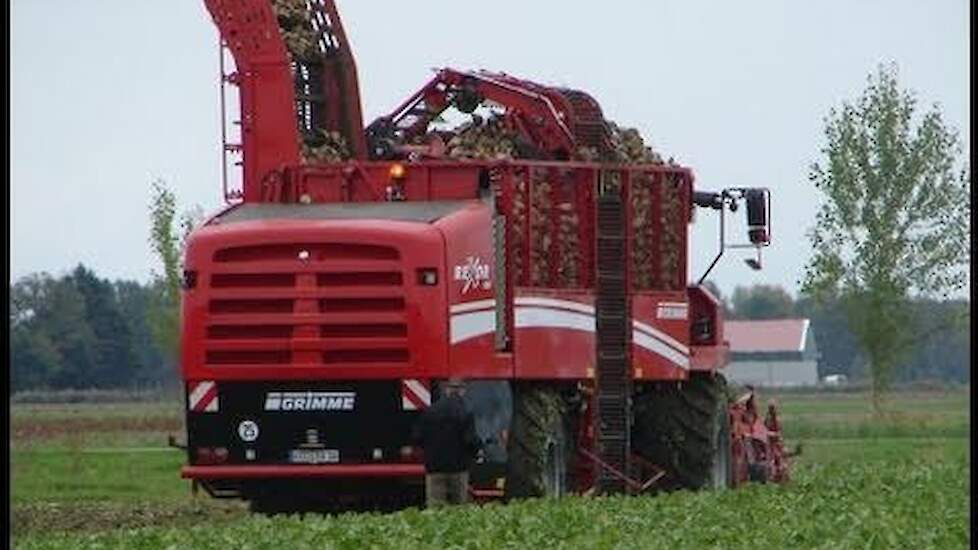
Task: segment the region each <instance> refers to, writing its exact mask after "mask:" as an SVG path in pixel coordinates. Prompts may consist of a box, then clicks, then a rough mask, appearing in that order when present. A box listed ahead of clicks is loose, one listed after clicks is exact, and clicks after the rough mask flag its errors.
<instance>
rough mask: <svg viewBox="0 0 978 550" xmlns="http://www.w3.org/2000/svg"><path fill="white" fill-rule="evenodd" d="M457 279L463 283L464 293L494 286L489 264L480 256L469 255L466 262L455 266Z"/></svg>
mask: <svg viewBox="0 0 978 550" xmlns="http://www.w3.org/2000/svg"><path fill="white" fill-rule="evenodd" d="M455 280H456V281H460V282H461V283H462V294H466V293H467V292H469V291H470V290H475V289H479V288H481V289H482V290H489V289H490V288H492V281H491V279H490V276H489V266H488V265H487V264H486V263H484V262H483V261H482V259H481V258H479V257H478V256H469V257H468V259H466V261H465V263H463V264H459V265H456V266H455Z"/></svg>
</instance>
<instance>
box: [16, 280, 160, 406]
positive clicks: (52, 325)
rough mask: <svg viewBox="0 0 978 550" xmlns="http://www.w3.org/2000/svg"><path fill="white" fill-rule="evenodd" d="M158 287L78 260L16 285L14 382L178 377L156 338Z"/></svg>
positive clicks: (132, 383)
mask: <svg viewBox="0 0 978 550" xmlns="http://www.w3.org/2000/svg"><path fill="white" fill-rule="evenodd" d="M159 296H160V292H159V288H158V286H157V285H155V284H149V285H142V284H139V283H136V282H132V281H115V282H112V281H108V280H106V279H101V278H99V277H98V276H96V274H95V273H94V272H92V271H91V270H90V269H88V268H86V267H85V266H83V265H79V266H78V267H76V268H75V269H74V270H73V271H71V272H70V273H68V274H65V275H63V276H60V277H53V276H51V275H48V274H46V273H45V274H35V275H30V276H27V277H24V278H22V279H20V280H18V281H17V282H16V283H15V284H13V285H11V287H10V333H9V334H10V368H11V389H12V390H13V391H19V390H26V389H39V388H43V389H67V388H118V387H126V388H132V387H146V386H161V385H167V384H170V383H174V382H175V380H176V369H175V366H174V362H173V357H172V354H170V353H168V351H167V350H165V349H162V348H161V347H160V346H159V345H158V335H157V332H158V330H159V327H158V326H156V324H155V320H156V319H158V318H159V314H158V309H159V304H158V297H159Z"/></svg>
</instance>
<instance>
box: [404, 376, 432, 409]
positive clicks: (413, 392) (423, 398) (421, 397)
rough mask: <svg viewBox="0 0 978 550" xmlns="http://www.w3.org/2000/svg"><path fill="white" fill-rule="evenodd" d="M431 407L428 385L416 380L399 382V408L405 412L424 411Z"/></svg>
mask: <svg viewBox="0 0 978 550" xmlns="http://www.w3.org/2000/svg"><path fill="white" fill-rule="evenodd" d="M430 405H431V390H429V389H428V384H427V383H426V382H422V381H421V380H416V379H405V380H401V408H402V409H404V410H405V411H416V410H420V409H426V408H428V406H430Z"/></svg>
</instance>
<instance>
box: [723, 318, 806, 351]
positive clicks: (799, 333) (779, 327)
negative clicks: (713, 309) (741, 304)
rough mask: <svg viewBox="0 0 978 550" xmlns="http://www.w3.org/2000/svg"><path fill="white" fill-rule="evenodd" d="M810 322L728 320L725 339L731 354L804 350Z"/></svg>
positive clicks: (725, 324) (725, 326)
mask: <svg viewBox="0 0 978 550" xmlns="http://www.w3.org/2000/svg"><path fill="white" fill-rule="evenodd" d="M810 324H811V323H810V322H809V320H808V319H772V320H765V321H726V322H725V323H724V326H723V335H724V338H725V339H726V340H727V341H728V342H730V351H731V352H732V353H770V352H773V353H778V352H796V353H797V352H801V351H805V342H806V340H807V338H808V327H809V325H810Z"/></svg>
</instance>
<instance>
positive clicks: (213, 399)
mask: <svg viewBox="0 0 978 550" xmlns="http://www.w3.org/2000/svg"><path fill="white" fill-rule="evenodd" d="M187 409H188V410H190V411H193V412H217V410H218V399H217V383H216V382H214V381H213V380H205V381H203V382H197V383H196V384H194V385H193V388H192V389H191V388H189V387H188V397H187Z"/></svg>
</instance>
